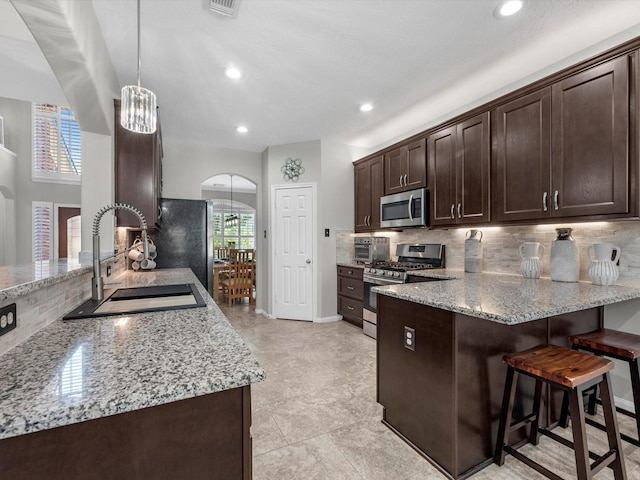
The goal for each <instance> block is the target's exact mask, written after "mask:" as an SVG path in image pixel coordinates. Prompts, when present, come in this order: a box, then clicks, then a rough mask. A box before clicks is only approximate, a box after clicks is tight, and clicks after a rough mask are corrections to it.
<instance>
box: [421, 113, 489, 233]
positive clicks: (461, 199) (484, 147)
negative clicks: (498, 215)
mask: <svg viewBox="0 0 640 480" xmlns="http://www.w3.org/2000/svg"><path fill="white" fill-rule="evenodd" d="M489 143H490V137H489V112H485V113H482V114H480V115H477V116H475V117H473V118H470V119H468V120H465V121H463V122H460V123H458V124H457V125H453V126H450V127H447V128H444V129H442V130H440V131H437V132H435V133H433V134H431V135H429V138H428V152H429V155H428V168H429V175H428V177H429V182H428V183H429V190H430V195H431V197H430V200H431V225H459V224H480V223H487V222H489V221H490V214H489V194H490V188H489V181H490V178H489V165H490V161H489V160H490V154H489V152H490V144H489Z"/></svg>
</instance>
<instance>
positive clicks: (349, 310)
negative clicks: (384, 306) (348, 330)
mask: <svg viewBox="0 0 640 480" xmlns="http://www.w3.org/2000/svg"><path fill="white" fill-rule="evenodd" d="M362 307H363V303H362V301H360V300H354V299H353V298H348V297H345V296H342V295H339V296H338V313H339V314H340V315H342V316H343V317H353V318H357V319H360V320H362Z"/></svg>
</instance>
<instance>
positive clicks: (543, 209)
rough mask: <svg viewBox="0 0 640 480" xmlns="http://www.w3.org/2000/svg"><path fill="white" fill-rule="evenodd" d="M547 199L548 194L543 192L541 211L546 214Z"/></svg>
mask: <svg viewBox="0 0 640 480" xmlns="http://www.w3.org/2000/svg"><path fill="white" fill-rule="evenodd" d="M548 198H549V194H548V193H547V192H544V193H543V194H542V211H543V212H546V211H547V210H548V208H547V200H548Z"/></svg>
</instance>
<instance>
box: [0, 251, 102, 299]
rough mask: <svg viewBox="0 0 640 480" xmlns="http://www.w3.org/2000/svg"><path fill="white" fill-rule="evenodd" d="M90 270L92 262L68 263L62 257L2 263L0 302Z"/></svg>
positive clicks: (0, 267)
mask: <svg viewBox="0 0 640 480" xmlns="http://www.w3.org/2000/svg"><path fill="white" fill-rule="evenodd" d="M92 270H93V264H91V265H81V264H79V263H68V262H67V259H64V258H63V259H56V260H45V261H42V262H35V263H28V264H24V265H2V266H0V302H4V301H7V300H13V299H14V298H18V297H20V296H22V295H26V294H27V293H31V292H33V291H34V290H38V289H40V288H43V287H47V286H49V285H54V284H56V283H59V282H62V281H65V280H68V279H70V278H73V277H76V276H78V275H82V274H83V273H87V272H91V271H92Z"/></svg>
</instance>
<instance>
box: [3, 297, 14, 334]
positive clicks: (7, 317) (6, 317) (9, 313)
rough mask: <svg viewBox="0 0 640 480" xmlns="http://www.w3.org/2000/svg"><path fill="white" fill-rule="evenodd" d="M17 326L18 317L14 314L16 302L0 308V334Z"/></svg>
mask: <svg viewBox="0 0 640 480" xmlns="http://www.w3.org/2000/svg"><path fill="white" fill-rule="evenodd" d="M17 326H18V317H17V315H16V304H15V303H12V304H11V305H7V306H6V307H2V308H0V335H4V334H5V333H7V332H10V331H11V330H13V329H14V328H16V327H17Z"/></svg>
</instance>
